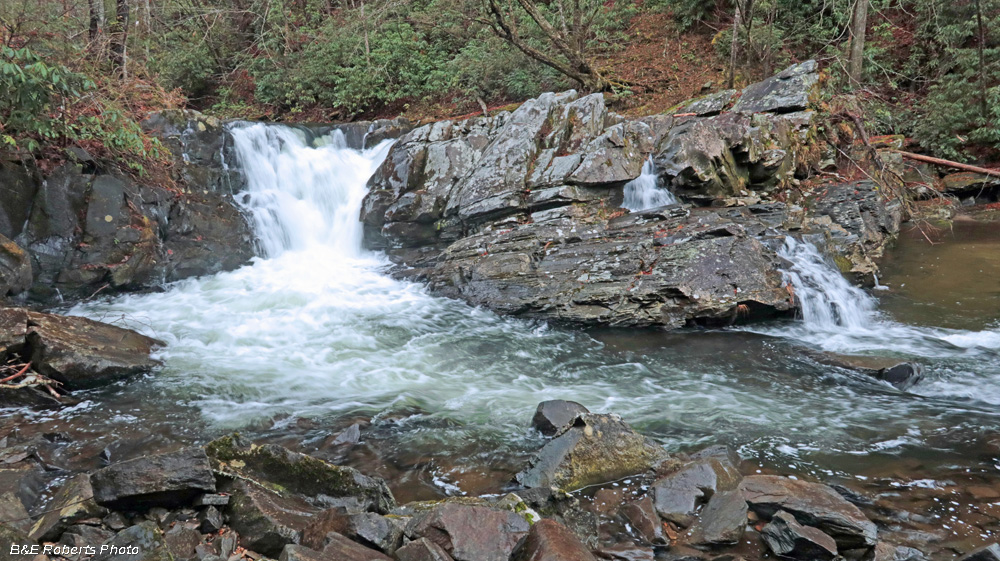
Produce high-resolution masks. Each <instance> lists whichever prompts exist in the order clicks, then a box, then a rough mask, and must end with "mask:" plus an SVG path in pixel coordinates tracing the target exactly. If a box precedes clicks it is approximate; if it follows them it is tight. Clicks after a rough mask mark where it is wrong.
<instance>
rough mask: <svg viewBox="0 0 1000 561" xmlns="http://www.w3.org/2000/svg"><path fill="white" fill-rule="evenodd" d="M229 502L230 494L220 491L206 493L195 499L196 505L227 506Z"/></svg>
mask: <svg viewBox="0 0 1000 561" xmlns="http://www.w3.org/2000/svg"><path fill="white" fill-rule="evenodd" d="M227 504H229V496H228V495H220V494H218V493H205V494H204V495H201V496H200V497H198V498H197V499H195V500H194V506H226V505H227Z"/></svg>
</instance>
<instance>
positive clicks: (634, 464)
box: [517, 413, 666, 491]
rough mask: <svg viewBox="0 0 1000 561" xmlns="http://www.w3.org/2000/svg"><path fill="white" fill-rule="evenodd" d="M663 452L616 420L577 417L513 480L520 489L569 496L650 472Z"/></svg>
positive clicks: (619, 419) (614, 416)
mask: <svg viewBox="0 0 1000 561" xmlns="http://www.w3.org/2000/svg"><path fill="white" fill-rule="evenodd" d="M665 455H666V454H665V452H664V451H663V448H662V447H660V446H658V445H657V444H656V443H655V442H653V441H652V440H650V439H648V438H646V437H644V436H642V435H640V434H639V433H637V432H635V431H634V430H632V428H631V427H629V426H628V425H627V424H625V422H624V421H622V420H621V418H620V417H618V416H617V415H598V414H593V413H588V414H584V415H580V416H579V417H578V418H577V421H576V422H575V423H574V425H573V426H572V427H571V428H569V429H568V430H566V431H565V432H563V433H562V434H561V435H559V436H557V437H556V438H554V439H552V440H551V441H549V442H548V443H546V444H545V446H544V447H543V448H542V449H541V451H539V452H538V454H537V455H536V456H535V458H534V459H533V460H532V462H531V466H530V467H529V468H528V469H526V470H524V471H522V472H521V473H519V474H518V475H517V479H518V481H519V482H520V483H521V484H522V485H524V486H525V487H558V488H560V489H563V490H565V491H574V490H576V489H580V488H583V487H586V486H588V485H593V484H596V483H606V482H608V481H613V480H615V479H619V478H622V477H625V476H629V475H636V474H641V473H643V472H646V471H648V470H649V469H651V468H652V467H653V466H654V465H655V464H656V463H657V461H659V460H661V459H663V458H664V457H665Z"/></svg>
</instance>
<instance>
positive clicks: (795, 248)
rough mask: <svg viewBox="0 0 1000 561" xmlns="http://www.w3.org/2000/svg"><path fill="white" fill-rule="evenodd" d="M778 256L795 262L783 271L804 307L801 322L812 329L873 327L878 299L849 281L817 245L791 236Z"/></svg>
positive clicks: (786, 239)
mask: <svg viewBox="0 0 1000 561" xmlns="http://www.w3.org/2000/svg"><path fill="white" fill-rule="evenodd" d="M778 255H779V256H781V257H783V258H784V259H787V260H788V261H790V262H791V263H792V267H791V269H789V270H787V271H784V274H785V277H786V278H787V280H788V281H789V282H791V283H792V286H793V287H794V288H795V295H796V297H797V298H798V300H799V302H800V303H801V305H802V319H803V321H804V322H805V323H806V324H807V325H808V326H809V327H813V328H820V329H822V328H831V327H842V328H843V327H846V328H863V327H869V326H871V324H872V322H873V321H874V320H873V313H874V311H875V300H874V299H873V298H872V297H871V296H869V295H868V294H866V293H865V291H863V290H861V289H860V288H858V287H856V286H854V285H852V284H851V283H849V282H847V279H845V278H844V276H843V275H841V274H840V271H838V270H837V268H836V267H834V266H833V265H832V264H831V263H829V262H828V261H827V260H826V259H825V258H824V257H823V256H822V255H821V254H820V252H819V250H817V249H816V246H815V245H813V244H811V243H809V242H805V241H799V240H796V239H795V238H793V237H791V236H788V237H786V238H785V244H784V246H783V247H782V248H781V249H780V250H779V251H778Z"/></svg>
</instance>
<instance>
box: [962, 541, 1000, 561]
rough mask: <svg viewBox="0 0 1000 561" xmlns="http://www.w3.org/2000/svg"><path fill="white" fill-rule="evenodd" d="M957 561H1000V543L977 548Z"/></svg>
mask: <svg viewBox="0 0 1000 561" xmlns="http://www.w3.org/2000/svg"><path fill="white" fill-rule="evenodd" d="M958 561H1000V544H995V543H994V544H991V545H988V546H986V547H984V548H982V549H977V550H976V551H973V552H972V553H969V554H968V555H965V556H963V557H962V558H960V559H959V560H958Z"/></svg>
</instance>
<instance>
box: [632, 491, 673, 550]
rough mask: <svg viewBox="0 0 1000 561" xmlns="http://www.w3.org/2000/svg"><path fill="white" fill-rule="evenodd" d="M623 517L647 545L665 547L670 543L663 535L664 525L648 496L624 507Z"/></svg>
mask: <svg viewBox="0 0 1000 561" xmlns="http://www.w3.org/2000/svg"><path fill="white" fill-rule="evenodd" d="M622 516H624V517H625V519H626V520H628V521H629V523H630V524H631V525H632V527H633V528H635V530H636V531H637V532H638V533H639V535H640V536H642V538H643V539H644V540H645V541H646V543H650V544H655V545H665V544H668V543H669V540H668V539H667V537H666V536H664V535H663V525H662V523H661V522H660V517H659V516H658V515H657V514H656V507H655V506H653V499H651V498H650V497H649V496H648V495H647V496H645V497H643V498H642V499H639V500H638V501H635V502H632V503H629V504H627V505H625V506H624V507H622Z"/></svg>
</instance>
